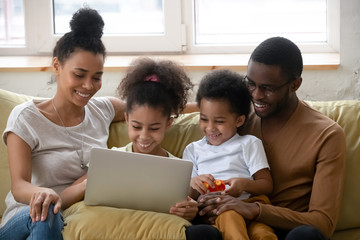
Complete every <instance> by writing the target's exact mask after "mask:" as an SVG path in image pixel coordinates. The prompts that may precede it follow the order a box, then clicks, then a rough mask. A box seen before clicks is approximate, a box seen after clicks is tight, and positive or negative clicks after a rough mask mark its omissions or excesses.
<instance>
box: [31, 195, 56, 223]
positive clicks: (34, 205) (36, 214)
mask: <svg viewBox="0 0 360 240" xmlns="http://www.w3.org/2000/svg"><path fill="white" fill-rule="evenodd" d="M51 203H52V204H54V214H56V213H58V212H59V210H60V208H61V198H60V196H59V195H58V194H57V193H56V192H55V191H54V190H52V189H50V188H42V189H40V191H37V192H35V193H33V195H32V197H31V200H30V204H29V205H30V217H31V219H32V221H33V222H38V221H45V220H46V217H47V214H48V210H49V206H50V204H51Z"/></svg>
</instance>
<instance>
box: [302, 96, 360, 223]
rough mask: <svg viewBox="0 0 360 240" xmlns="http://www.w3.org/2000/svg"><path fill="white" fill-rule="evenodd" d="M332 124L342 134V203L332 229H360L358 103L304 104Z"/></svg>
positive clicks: (351, 101) (356, 101)
mask: <svg viewBox="0 0 360 240" xmlns="http://www.w3.org/2000/svg"><path fill="white" fill-rule="evenodd" d="M307 103H308V104H309V105H310V106H312V107H313V108H315V109H317V110H318V111H320V112H321V113H323V114H325V115H326V116H328V117H329V118H331V119H333V120H334V121H336V122H337V123H338V124H339V125H340V126H341V127H342V128H343V129H344V131H345V134H346V148H347V149H346V172H345V186H344V194H343V201H342V204H341V210H340V216H339V221H338V224H337V226H336V230H345V229H351V228H358V227H360V217H359V216H360V207H359V203H360V187H359V186H357V184H360V101H359V100H343V101H325V102H315V101H313V102H307Z"/></svg>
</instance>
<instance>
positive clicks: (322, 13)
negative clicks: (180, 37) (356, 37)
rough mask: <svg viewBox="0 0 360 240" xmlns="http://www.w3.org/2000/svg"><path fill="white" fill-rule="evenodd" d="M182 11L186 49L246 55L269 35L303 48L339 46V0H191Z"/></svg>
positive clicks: (315, 49)
mask: <svg viewBox="0 0 360 240" xmlns="http://www.w3.org/2000/svg"><path fill="white" fill-rule="evenodd" d="M229 6H231V7H229ZM184 9H185V10H187V9H190V11H189V12H190V13H189V14H188V15H187V17H186V18H185V19H186V20H187V21H188V22H187V24H186V25H187V26H189V27H190V32H192V34H189V39H188V51H189V52H193V53H206V52H209V51H211V52H213V53H214V52H222V53H223V52H229V53H250V52H252V50H253V48H254V47H255V46H257V45H258V44H259V43H260V42H262V41H263V40H265V39H267V38H269V37H272V36H283V37H286V38H289V39H291V40H292V41H294V42H296V43H297V44H298V45H299V47H300V48H301V49H302V51H303V52H337V51H338V48H339V47H338V45H339V44H338V40H337V39H338V38H339V19H340V17H339V9H340V7H339V1H338V0H273V1H268V0H222V1H219V0H193V2H192V3H188V2H187V5H186V7H185V8H184Z"/></svg>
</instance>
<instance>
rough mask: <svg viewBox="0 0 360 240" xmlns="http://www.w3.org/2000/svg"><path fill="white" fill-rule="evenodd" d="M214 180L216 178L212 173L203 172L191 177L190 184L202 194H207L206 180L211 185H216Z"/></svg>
mask: <svg viewBox="0 0 360 240" xmlns="http://www.w3.org/2000/svg"><path fill="white" fill-rule="evenodd" d="M214 181H215V178H214V177H213V176H212V175H211V174H203V175H200V176H196V177H193V178H191V181H190V186H191V187H192V188H193V189H195V190H196V191H198V192H199V193H200V194H205V193H207V192H208V189H207V188H206V187H205V185H204V182H206V183H208V184H209V186H210V187H215V184H214Z"/></svg>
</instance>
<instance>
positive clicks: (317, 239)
mask: <svg viewBox="0 0 360 240" xmlns="http://www.w3.org/2000/svg"><path fill="white" fill-rule="evenodd" d="M275 234H276V236H277V237H278V239H279V240H304V239H306V240H326V237H325V236H324V234H323V233H322V232H321V231H320V230H319V229H317V228H315V227H313V226H309V225H301V226H298V227H296V228H294V229H292V230H290V231H286V230H281V229H275Z"/></svg>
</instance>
